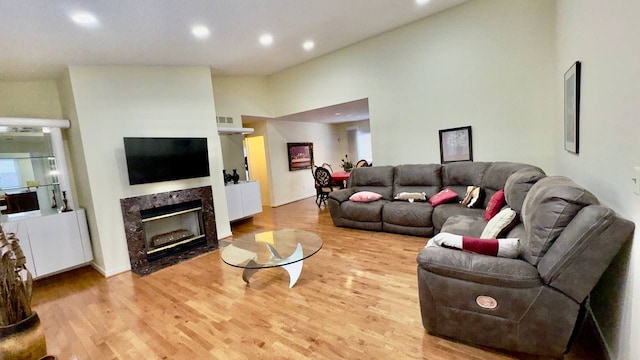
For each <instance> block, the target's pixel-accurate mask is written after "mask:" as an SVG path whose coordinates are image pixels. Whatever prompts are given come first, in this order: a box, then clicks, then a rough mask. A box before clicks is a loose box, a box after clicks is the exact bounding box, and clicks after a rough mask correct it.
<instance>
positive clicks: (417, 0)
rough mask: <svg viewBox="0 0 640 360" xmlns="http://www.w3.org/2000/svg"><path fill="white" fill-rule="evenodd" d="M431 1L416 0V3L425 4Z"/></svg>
mask: <svg viewBox="0 0 640 360" xmlns="http://www.w3.org/2000/svg"><path fill="white" fill-rule="evenodd" d="M429 1H431V0H416V4H418V5H424V4H426V3H428V2H429Z"/></svg>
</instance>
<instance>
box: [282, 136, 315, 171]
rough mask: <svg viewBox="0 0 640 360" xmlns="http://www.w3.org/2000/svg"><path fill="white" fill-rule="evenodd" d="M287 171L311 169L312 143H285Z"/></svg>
mask: <svg viewBox="0 0 640 360" xmlns="http://www.w3.org/2000/svg"><path fill="white" fill-rule="evenodd" d="M287 154H288V156H289V171H297V170H304V169H311V166H312V165H313V143H310V142H304V143H287Z"/></svg>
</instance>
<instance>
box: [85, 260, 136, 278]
mask: <svg viewBox="0 0 640 360" xmlns="http://www.w3.org/2000/svg"><path fill="white" fill-rule="evenodd" d="M91 267H92V268H94V269H96V271H97V272H99V273H100V274H102V276H104V277H106V278H108V277H111V276H114V275H118V274H122V273H123V272H127V271H131V267H130V266H129V267H122V268H120V269H115V270H111V271H106V270H105V269H103V268H102V267H101V266H100V265H98V264H96V263H95V262H92V263H91Z"/></svg>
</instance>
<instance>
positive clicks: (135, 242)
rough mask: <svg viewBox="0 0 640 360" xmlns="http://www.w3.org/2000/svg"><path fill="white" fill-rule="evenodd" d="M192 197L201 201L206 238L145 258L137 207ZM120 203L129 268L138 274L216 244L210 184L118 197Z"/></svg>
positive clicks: (211, 248) (205, 249)
mask: <svg viewBox="0 0 640 360" xmlns="http://www.w3.org/2000/svg"><path fill="white" fill-rule="evenodd" d="M195 200H201V201H202V218H203V220H204V233H205V235H206V242H205V243H203V244H201V245H199V246H197V247H194V248H191V249H188V250H186V251H182V252H176V253H171V254H168V255H167V256H164V257H162V258H160V259H157V260H154V261H149V260H148V259H147V251H146V247H145V234H144V229H143V225H142V216H141V214H140V211H141V210H148V209H153V208H157V207H162V206H167V205H176V204H180V203H184V202H189V201H195ZM120 207H121V209H122V217H123V220H124V231H125V235H126V238H127V246H128V248H129V260H130V262H131V270H132V271H133V272H134V273H136V274H138V275H147V274H150V273H152V272H154V271H157V270H160V269H162V268H164V267H167V266H171V265H174V264H177V263H179V262H181V261H183V260H187V259H190V258H193V257H195V256H198V255H201V254H204V253H207V252H209V251H212V250H215V249H217V248H218V235H217V232H216V220H215V213H214V208H213V193H212V190H211V186H203V187H198V188H191V189H185V190H175V191H169V192H164V193H158V194H151V195H142V196H136V197H130V198H126V199H120Z"/></svg>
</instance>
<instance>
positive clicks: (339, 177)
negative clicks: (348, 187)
mask: <svg viewBox="0 0 640 360" xmlns="http://www.w3.org/2000/svg"><path fill="white" fill-rule="evenodd" d="M349 175H351V173H350V172H346V171H336V172H334V173H332V174H331V181H334V182H338V181H345V180H349Z"/></svg>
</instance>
